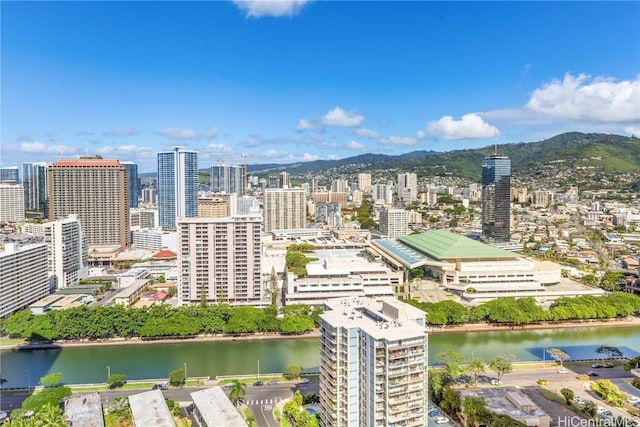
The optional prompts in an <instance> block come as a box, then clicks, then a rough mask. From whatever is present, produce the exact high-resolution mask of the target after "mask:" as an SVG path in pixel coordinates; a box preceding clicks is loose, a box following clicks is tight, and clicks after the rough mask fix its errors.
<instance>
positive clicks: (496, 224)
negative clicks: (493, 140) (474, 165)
mask: <svg viewBox="0 0 640 427" xmlns="http://www.w3.org/2000/svg"><path fill="white" fill-rule="evenodd" d="M510 206H511V159H509V158H508V157H506V156H498V154H496V153H494V154H493V155H491V156H488V157H485V158H484V160H483V161H482V236H483V237H484V238H485V239H486V240H487V241H489V242H508V241H509V238H510V236H511V233H510V223H511V221H510V217H511V208H510Z"/></svg>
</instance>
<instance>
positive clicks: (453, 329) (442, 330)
mask: <svg viewBox="0 0 640 427" xmlns="http://www.w3.org/2000/svg"><path fill="white" fill-rule="evenodd" d="M636 325H638V326H640V317H627V318H624V319H609V320H583V321H576V322H558V323H536V324H527V325H519V326H512V325H496V324H492V323H468V324H464V325H454V326H428V327H427V331H428V333H430V334H447V333H462V332H492V331H499V332H501V331H524V330H544V329H566V328H588V327H619V326H636ZM307 338H320V329H317V328H316V329H314V330H313V331H310V332H307V333H304V334H300V335H281V334H270V333H263V334H251V335H238V336H232V335H198V336H195V337H189V338H167V339H146V340H143V339H142V338H139V337H132V338H107V339H103V340H93V341H92V340H81V341H53V342H51V343H36V344H29V343H24V344H14V345H6V346H0V351H6V350H26V351H28V350H44V349H55V348H65V347H92V346H96V347H98V346H113V345H138V344H141V345H151V344H179V343H195V342H216V341H221V342H225V341H262V340H282V339H284V340H289V339H307Z"/></svg>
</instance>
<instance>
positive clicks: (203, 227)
mask: <svg viewBox="0 0 640 427" xmlns="http://www.w3.org/2000/svg"><path fill="white" fill-rule="evenodd" d="M177 230H178V231H177V232H178V276H179V277H178V300H179V302H180V304H181V305H185V304H191V303H200V302H203V301H206V302H209V303H221V302H225V303H229V304H252V305H254V304H259V303H261V301H262V287H261V283H262V277H261V270H260V259H261V245H260V238H261V235H262V217H261V216H259V215H255V216H249V215H247V216H236V217H226V218H178V226H177Z"/></svg>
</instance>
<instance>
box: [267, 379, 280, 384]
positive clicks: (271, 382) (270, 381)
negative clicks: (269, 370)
mask: <svg viewBox="0 0 640 427" xmlns="http://www.w3.org/2000/svg"><path fill="white" fill-rule="evenodd" d="M274 384H278V381H276V380H269V382H268V383H267V385H274Z"/></svg>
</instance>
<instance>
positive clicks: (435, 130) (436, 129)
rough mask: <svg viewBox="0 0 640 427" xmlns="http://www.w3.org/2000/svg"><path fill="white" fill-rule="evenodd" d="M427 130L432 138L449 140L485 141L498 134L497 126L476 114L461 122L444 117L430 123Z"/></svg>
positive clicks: (468, 115)
mask: <svg viewBox="0 0 640 427" xmlns="http://www.w3.org/2000/svg"><path fill="white" fill-rule="evenodd" d="M427 130H428V131H429V133H430V134H431V135H432V136H436V137H440V138H444V139H447V140H462V139H484V138H490V137H492V136H494V135H495V134H496V132H497V129H496V128H495V126H492V125H490V124H489V123H487V122H485V121H484V119H483V118H482V117H480V116H479V115H478V114H475V113H471V114H465V115H464V116H462V118H461V119H460V120H454V118H453V117H451V116H444V117H442V118H441V119H440V120H438V121H432V122H429V123H428V124H427ZM498 133H499V132H498Z"/></svg>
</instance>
